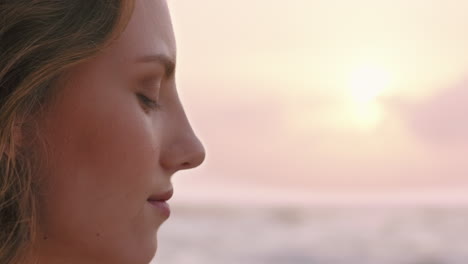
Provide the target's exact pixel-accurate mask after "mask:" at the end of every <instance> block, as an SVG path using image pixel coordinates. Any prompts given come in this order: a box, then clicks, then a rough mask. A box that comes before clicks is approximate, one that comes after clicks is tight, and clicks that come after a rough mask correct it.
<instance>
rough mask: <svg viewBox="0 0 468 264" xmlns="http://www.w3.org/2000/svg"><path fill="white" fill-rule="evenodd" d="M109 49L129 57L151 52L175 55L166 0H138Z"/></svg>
mask: <svg viewBox="0 0 468 264" xmlns="http://www.w3.org/2000/svg"><path fill="white" fill-rule="evenodd" d="M109 52H110V53H111V54H110V55H113V56H118V57H119V58H120V59H123V60H129V61H130V60H134V59H135V58H137V57H141V56H143V55H150V54H163V55H166V56H168V57H171V58H175V57H176V44H175V38H174V32H173V28H172V22H171V18H170V15H169V9H168V6H167V3H166V1H165V0H136V1H135V9H134V11H133V14H132V16H131V19H130V21H129V23H128V25H127V27H126V29H125V30H124V31H123V32H122V34H121V35H120V38H119V39H118V40H117V41H116V42H115V43H114V44H113V45H112V47H110V49H109Z"/></svg>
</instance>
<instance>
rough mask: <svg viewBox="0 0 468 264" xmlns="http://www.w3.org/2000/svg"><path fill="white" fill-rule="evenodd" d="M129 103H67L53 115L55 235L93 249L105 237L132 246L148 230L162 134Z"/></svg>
mask: <svg viewBox="0 0 468 264" xmlns="http://www.w3.org/2000/svg"><path fill="white" fill-rule="evenodd" d="M129 98H132V97H131V96H130V95H129V94H126V95H125V94H123V96H121V97H119V96H118V95H116V96H114V97H113V98H112V100H110V99H109V98H107V99H102V100H99V98H98V99H95V100H84V101H83V100H78V102H77V101H76V100H68V101H67V100H65V101H64V102H63V104H60V105H57V109H55V110H53V111H52V112H51V113H57V114H51V116H50V118H49V120H50V122H49V124H50V125H49V126H48V127H47V129H46V130H45V137H46V140H47V142H48V143H49V148H48V154H47V155H48V166H46V168H47V170H46V172H45V173H44V174H45V175H44V176H45V181H44V183H45V189H44V194H45V196H44V207H43V211H44V220H43V221H44V228H45V229H46V230H45V231H46V232H48V235H49V236H52V237H53V236H55V237H57V238H59V237H60V239H64V240H77V238H78V240H81V242H82V244H85V243H86V244H90V243H89V242H90V241H89V238H90V237H95V236H96V234H99V239H100V240H104V239H106V238H107V239H109V238H110V237H119V239H118V241H127V243H129V242H130V241H132V237H129V236H131V234H132V232H138V230H139V229H140V228H142V226H144V228H146V227H147V226H148V224H147V223H146V222H145V221H146V220H145V219H146V218H147V216H145V215H144V213H145V211H144V210H143V208H144V206H145V205H146V198H147V195H148V192H149V191H151V189H153V188H152V183H154V182H155V181H154V179H152V178H153V177H154V176H155V173H157V169H158V166H157V165H158V160H159V152H160V151H159V144H158V143H159V140H160V136H159V134H158V131H160V130H158V127H154V124H158V122H155V121H154V120H153V122H149V119H148V117H147V116H146V115H145V114H144V113H143V111H142V110H141V108H140V106H139V105H138V104H135V103H134V102H135V101H134V100H130V99H129ZM132 99H133V98H132ZM98 101H100V102H106V103H105V104H104V103H95V102H98ZM81 102H86V103H81ZM153 222H154V221H153ZM135 230H137V231H135ZM140 231H141V232H143V231H144V230H140ZM147 231H148V230H146V233H148V232H147ZM139 235H140V236H141V234H139ZM116 241H117V240H116ZM116 243H125V242H116ZM90 246H91V245H90ZM107 246H108V245H107ZM103 247H104V246H103Z"/></svg>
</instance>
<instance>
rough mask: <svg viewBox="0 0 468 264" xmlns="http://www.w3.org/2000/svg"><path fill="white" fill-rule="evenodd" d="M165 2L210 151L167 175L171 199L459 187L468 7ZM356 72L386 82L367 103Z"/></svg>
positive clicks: (181, 72)
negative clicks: (267, 191) (195, 164)
mask: <svg viewBox="0 0 468 264" xmlns="http://www.w3.org/2000/svg"><path fill="white" fill-rule="evenodd" d="M169 3H170V6H171V11H172V15H173V22H174V27H175V31H176V37H177V40H178V52H179V54H178V56H179V57H178V73H177V74H178V90H179V94H180V96H181V99H182V102H183V103H184V105H185V109H186V111H187V115H188V117H189V119H190V120H191V123H192V125H193V127H194V129H195V131H196V132H197V133H198V135H199V137H200V138H201V140H202V142H203V143H204V144H205V147H206V151H207V158H206V160H205V163H204V164H203V165H202V166H201V167H199V168H197V169H195V170H191V171H186V172H185V171H184V172H179V173H178V175H176V176H175V178H174V183H175V188H176V189H178V191H179V192H180V195H183V194H184V193H193V194H194V195H196V194H197V193H199V192H202V190H203V191H204V192H208V193H209V192H212V193H213V195H215V193H217V194H219V193H223V190H224V189H223V188H226V189H229V187H230V188H234V186H235V188H236V190H237V189H239V190H244V191H245V190H254V189H255V188H275V189H281V190H289V191H294V190H303V191H305V192H309V191H310V192H318V191H320V192H328V191H329V192H337V191H338V192H339V191H359V192H361V191H373V192H375V191H387V192H388V191H389V192H392V191H397V190H402V189H404V190H415V191H416V190H424V189H431V190H437V189H440V190H450V189H451V188H455V187H457V188H460V187H463V188H465V187H467V188H468V162H466V156H468V155H467V154H468V34H466V32H468V19H467V18H466V10H468V2H466V1H450V0H424V1H423V0H413V1H407V0H392V1H375V0H372V1H371V0H359V1H338V0H315V1H311V0H302V1H300V0H291V1H279V0H237V1H224V0H205V1H192V0H171V1H169ZM361 69H370V73H369V75H373V72H376V70H379V71H382V72H383V73H384V74H385V75H388V76H390V77H389V80H390V81H388V82H386V83H385V84H386V86H385V87H386V88H385V90H383V92H380V93H379V94H377V95H376V96H374V97H372V99H370V100H367V99H366V100H367V101H365V103H362V101H359V100H360V99H359V100H357V99H356V98H357V97H359V98H360V97H361V95H367V94H368V92H366V93H364V91H363V90H359V89H361V88H362V87H360V86H358V88H357V89H358V90H357V92H356V90H350V89H351V88H350V87H352V81H350V80H351V79H352V78H354V77H355V76H360V75H356V74H355V72H359V71H360V70H361ZM350 76H351V77H350ZM364 76H366V75H364ZM371 80H372V76H369V78H367V77H364V78H363V77H360V79H359V81H360V83H364V84H362V85H363V86H365V87H366V86H369V87H370V88H372V84H373V83H372V82H371ZM359 85H361V84H359ZM376 85H378V83H377V84H376ZM356 96H357V97H356ZM366 98H367V97H366ZM221 186H225V187H221ZM177 187H178V188H177ZM467 193H468V192H467ZM187 197H191V196H187ZM194 197H195V196H194Z"/></svg>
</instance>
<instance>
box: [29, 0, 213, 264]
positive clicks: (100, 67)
mask: <svg viewBox="0 0 468 264" xmlns="http://www.w3.org/2000/svg"><path fill="white" fill-rule="evenodd" d="M149 54H164V55H166V56H168V57H172V58H175V56H176V47H175V40H174V33H173V31H172V25H171V20H170V16H169V11H168V8H167V3H166V1H164V0H137V1H136V7H135V10H134V13H133V15H132V18H131V20H130V22H129V24H128V26H127V28H126V29H125V31H124V32H123V34H122V35H121V37H120V38H119V39H118V40H117V41H116V42H114V43H113V44H112V45H111V46H109V48H107V49H106V50H104V51H103V52H101V53H100V54H99V55H98V56H97V57H95V58H93V59H92V60H90V61H88V62H85V63H82V64H80V65H77V66H76V67H74V68H73V69H72V71H71V72H70V75H69V77H68V78H66V79H65V78H64V79H63V80H62V81H61V82H60V83H59V84H60V91H59V94H58V97H57V98H58V99H57V100H56V101H55V103H53V104H51V105H50V106H49V108H48V109H47V112H45V113H44V115H43V118H41V122H42V123H40V125H41V126H40V127H41V129H40V130H39V132H40V135H41V136H42V137H43V138H44V139H45V140H46V141H47V143H48V145H47V146H48V147H47V152H46V153H44V155H41V156H40V157H41V159H40V160H41V161H42V162H43V164H45V165H44V166H42V167H41V168H40V170H39V171H38V172H37V177H40V178H41V179H42V182H41V195H40V196H39V197H38V201H39V213H40V223H39V235H38V238H39V239H38V241H35V243H34V246H35V253H34V254H35V256H37V257H38V258H39V261H40V262H39V263H41V264H42V263H48V264H56V263H57V264H58V263H67V264H75V263H76V264H77V263H86V264H94V263H96V264H97V263H99V264H106V263H109V264H111V263H112V264H127V263H128V264H146V263H149V262H150V260H151V259H152V258H153V257H154V255H155V253H156V250H157V231H158V229H159V227H160V225H161V224H162V223H163V222H164V221H165V220H167V219H166V218H165V217H164V216H163V215H161V214H159V213H158V211H157V210H155V209H154V208H152V207H151V205H150V204H149V203H148V202H147V199H148V197H149V196H150V195H151V194H154V193H161V192H165V191H167V190H169V189H170V188H172V184H171V176H172V175H173V174H174V173H176V172H177V171H178V170H182V169H190V168H194V167H197V166H199V165H200V164H201V163H202V162H203V160H204V158H205V150H204V147H203V145H202V143H201V142H200V140H199V139H198V138H197V136H196V135H195V133H194V132H193V130H192V128H191V126H190V124H189V121H188V120H187V117H186V115H185V112H184V109H183V107H182V104H181V102H180V100H179V97H178V95H177V90H176V85H175V79H174V77H170V78H166V77H165V76H164V68H163V67H162V66H161V65H157V64H154V63H153V64H148V63H146V64H141V65H137V64H135V63H134V60H135V59H136V58H137V57H138V56H143V55H149ZM143 78H145V79H148V78H149V79H151V80H153V81H152V82H150V83H151V86H150V87H149V88H148V87H143V86H144V85H143V84H142V82H141V80H142V79H143ZM145 85H146V83H145ZM138 93H143V94H146V95H148V97H149V96H152V97H155V96H157V98H158V99H159V102H160V104H162V105H163V109H161V110H153V109H149V110H148V109H147V108H146V106H145V105H144V104H143V103H142V102H141V100H140V98H139V97H138V96H137V94H138ZM174 187H175V193H177V188H176V186H174Z"/></svg>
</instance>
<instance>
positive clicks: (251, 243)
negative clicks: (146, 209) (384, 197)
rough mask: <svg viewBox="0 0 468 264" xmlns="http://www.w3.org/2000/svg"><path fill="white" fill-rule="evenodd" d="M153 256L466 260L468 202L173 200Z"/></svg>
mask: <svg viewBox="0 0 468 264" xmlns="http://www.w3.org/2000/svg"><path fill="white" fill-rule="evenodd" d="M156 263H157V264H215V263H216V264H240V263H241V264H467V263H468V206H464V205H458V206H440V205H433V206H429V205H419V206H417V205H413V206H397V205H393V206H392V205H386V206H378V205H375V204H374V205H372V204H370V205H363V204H361V205H354V206H353V205H341V206H340V205H323V206H320V205H313V206H310V207H305V206H301V207H297V208H295V207H292V206H268V207H267V206H257V207H255V206H253V207H252V206H250V207H242V206H239V205H238V206H233V205H223V206H214V205H213V206H200V205H181V204H178V205H173V206H172V215H171V217H170V218H169V219H168V220H167V221H166V222H165V223H164V224H163V225H162V226H161V227H160V229H159V232H158V251H157V254H156V257H155V258H154V260H153V262H152V264H156Z"/></svg>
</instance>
